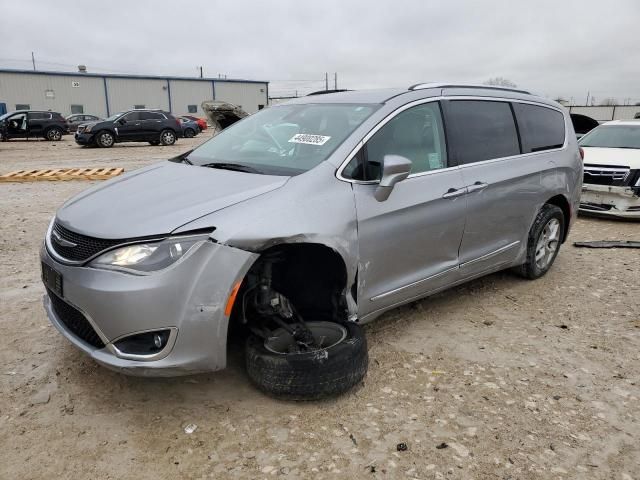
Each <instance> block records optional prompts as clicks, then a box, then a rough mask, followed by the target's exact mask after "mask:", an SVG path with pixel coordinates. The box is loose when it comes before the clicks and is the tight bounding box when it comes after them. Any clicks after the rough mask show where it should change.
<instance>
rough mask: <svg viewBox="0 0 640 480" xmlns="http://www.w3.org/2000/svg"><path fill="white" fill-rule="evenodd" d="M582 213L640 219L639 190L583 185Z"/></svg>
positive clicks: (581, 197) (581, 196)
mask: <svg viewBox="0 0 640 480" xmlns="http://www.w3.org/2000/svg"><path fill="white" fill-rule="evenodd" d="M580 212H582V213H587V214H593V215H599V216H600V215H602V216H607V217H619V218H640V195H639V192H638V188H633V187H611V186H608V185H594V184H583V185H582V194H581V195H580Z"/></svg>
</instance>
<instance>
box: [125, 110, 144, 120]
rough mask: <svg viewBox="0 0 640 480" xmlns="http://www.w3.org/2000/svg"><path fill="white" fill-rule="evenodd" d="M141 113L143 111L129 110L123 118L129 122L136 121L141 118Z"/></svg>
mask: <svg viewBox="0 0 640 480" xmlns="http://www.w3.org/2000/svg"><path fill="white" fill-rule="evenodd" d="M140 113H141V112H129V113H127V114H126V115H124V116H123V117H122V119H123V120H126V121H127V122H135V121H137V120H140Z"/></svg>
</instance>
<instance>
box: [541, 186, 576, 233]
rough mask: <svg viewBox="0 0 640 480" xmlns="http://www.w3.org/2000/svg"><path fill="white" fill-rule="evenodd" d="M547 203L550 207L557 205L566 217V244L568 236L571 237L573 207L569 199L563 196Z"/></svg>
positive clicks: (560, 195) (559, 195)
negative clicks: (570, 226) (570, 225)
mask: <svg viewBox="0 0 640 480" xmlns="http://www.w3.org/2000/svg"><path fill="white" fill-rule="evenodd" d="M545 203H546V204H549V205H555V206H556V207H558V208H560V210H562V214H563V215H564V225H563V231H562V243H564V242H565V240H566V239H567V236H568V235H569V224H570V223H571V205H570V204H569V201H568V200H567V197H565V196H564V195H562V194H558V195H555V196H553V197H551V198H550V199H548V200H547V201H546V202H545Z"/></svg>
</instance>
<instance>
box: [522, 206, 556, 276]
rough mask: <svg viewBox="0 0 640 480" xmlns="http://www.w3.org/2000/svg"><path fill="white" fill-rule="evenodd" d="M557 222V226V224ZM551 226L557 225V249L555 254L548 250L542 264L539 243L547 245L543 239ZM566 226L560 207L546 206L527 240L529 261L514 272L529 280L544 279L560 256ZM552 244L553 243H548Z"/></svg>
mask: <svg viewBox="0 0 640 480" xmlns="http://www.w3.org/2000/svg"><path fill="white" fill-rule="evenodd" d="M555 222H557V225H556V223H555ZM551 225H556V228H557V239H556V240H554V242H555V249H554V250H553V252H550V251H549V250H548V249H547V254H546V255H545V262H543V264H541V263H540V262H539V261H538V260H537V255H538V254H539V252H540V250H539V248H538V247H539V243H540V242H542V243H547V242H545V241H544V238H541V237H542V236H543V235H545V228H546V227H548V226H551ZM564 225H565V218H564V213H562V210H561V209H560V207H557V206H555V205H550V204H548V203H546V204H544V205H543V206H542V208H541V209H540V212H538V215H537V216H536V219H535V221H534V222H533V225H532V227H531V230H530V231H529V236H528V238H527V259H526V262H525V263H523V264H522V265H519V266H518V267H516V268H515V269H514V271H515V272H516V273H517V274H518V275H520V276H522V277H524V278H528V279H529V280H535V279H536V278H540V277H542V276H543V275H544V274H545V273H547V272H548V271H549V269H550V268H551V266H552V265H553V262H554V261H555V259H556V257H557V256H558V252H559V251H560V245H561V244H562V241H563V240H564V239H563V235H564ZM548 243H549V244H551V243H552V242H551V241H550V242H548Z"/></svg>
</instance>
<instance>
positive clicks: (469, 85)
mask: <svg viewBox="0 0 640 480" xmlns="http://www.w3.org/2000/svg"><path fill="white" fill-rule="evenodd" d="M425 88H483V89H487V90H503V91H506V92H516V93H524V94H525V95H532V93H531V92H527V91H526V90H519V89H517V88H508V87H500V86H495V85H477V84H472V83H467V84H464V83H460V84H458V83H455V84H454V83H416V84H415V85H411V86H410V87H409V90H423V89H425Z"/></svg>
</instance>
